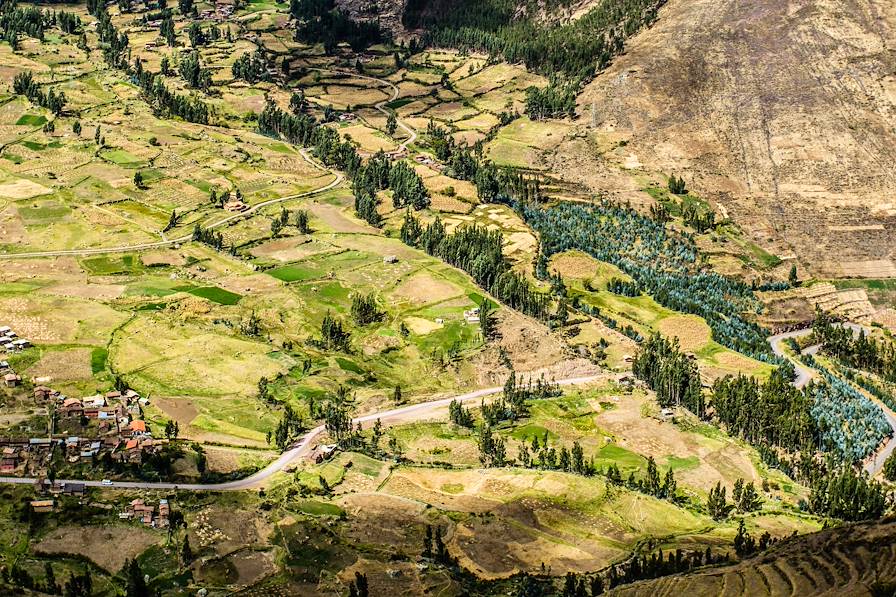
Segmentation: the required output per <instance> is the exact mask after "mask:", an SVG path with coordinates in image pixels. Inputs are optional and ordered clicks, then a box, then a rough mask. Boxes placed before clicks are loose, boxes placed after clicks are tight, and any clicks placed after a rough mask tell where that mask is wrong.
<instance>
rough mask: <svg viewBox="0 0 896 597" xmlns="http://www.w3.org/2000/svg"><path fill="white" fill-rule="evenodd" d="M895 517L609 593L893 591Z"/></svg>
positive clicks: (631, 594)
mask: <svg viewBox="0 0 896 597" xmlns="http://www.w3.org/2000/svg"><path fill="white" fill-rule="evenodd" d="M894 556H896V521H893V520H890V521H889V522H886V523H881V524H876V525H870V524H867V525H866V524H863V525H855V526H849V527H844V528H838V529H829V530H827V531H822V532H820V533H815V534H813V535H808V536H805V537H800V538H798V539H793V540H790V541H787V542H785V543H784V544H782V545H781V546H780V547H779V548H777V549H774V550H772V551H770V552H768V553H766V554H764V555H761V556H758V557H755V558H752V559H749V560H745V561H743V562H740V563H739V564H736V565H734V566H727V567H722V568H716V569H709V570H706V571H701V572H697V573H693V574H684V575H680V576H672V577H667V578H661V579H658V580H653V581H647V582H641V583H636V584H633V585H629V586H625V587H620V588H618V589H616V590H614V591H610V592H608V593H607V594H608V595H613V596H614V597H615V596H623V595H625V596H635V595H650V596H656V597H660V596H662V595H722V594H725V595H892V594H893V587H894V584H893V583H894V582H896V566H894Z"/></svg>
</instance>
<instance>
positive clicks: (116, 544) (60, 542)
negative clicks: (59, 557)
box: [34, 526, 162, 573]
mask: <svg viewBox="0 0 896 597" xmlns="http://www.w3.org/2000/svg"><path fill="white" fill-rule="evenodd" d="M161 540H162V536H161V535H159V534H157V533H154V532H153V531H150V530H148V529H145V528H142V527H138V526H127V527H124V526H102V527H96V526H86V527H84V526H64V527H60V528H58V529H55V530H54V531H51V532H50V534H48V535H47V536H46V537H44V538H43V539H41V541H40V542H39V543H37V544H36V545H35V546H34V549H35V550H36V551H38V552H43V553H48V554H77V555H81V556H84V557H86V558H88V559H89V560H90V561H92V562H94V563H95V564H96V565H97V566H99V567H100V568H103V569H104V570H108V571H109V572H113V573H114V572H118V571H119V570H121V568H122V566H124V563H125V561H126V560H128V559H131V558H135V557H137V556H138V555H140V554H141V553H143V552H144V551H146V550H147V549H148V548H149V547H151V546H153V545H155V544H157V543H159V542H160V541H161Z"/></svg>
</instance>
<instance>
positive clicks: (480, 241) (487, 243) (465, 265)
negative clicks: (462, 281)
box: [400, 212, 551, 320]
mask: <svg viewBox="0 0 896 597" xmlns="http://www.w3.org/2000/svg"><path fill="white" fill-rule="evenodd" d="M400 234H401V239H402V241H403V242H404V243H405V244H408V245H410V246H413V247H417V248H421V249H423V250H424V251H426V252H427V253H428V254H430V255H433V256H436V257H439V258H441V259H442V260H444V261H446V262H448V263H449V264H451V265H453V266H455V267H458V268H460V269H462V270H464V271H465V272H467V273H468V274H470V276H472V277H473V279H474V280H475V281H476V283H477V284H479V285H480V286H481V287H482V288H484V289H485V290H487V291H488V292H489V293H490V294H491V295H492V296H494V297H496V298H497V299H498V300H499V301H501V302H502V303H504V304H505V305H507V306H509V307H511V308H513V309H516V310H518V311H521V312H523V313H525V314H526V315H530V316H532V317H535V318H537V319H541V320H547V318H548V317H549V315H550V313H549V306H550V303H551V301H550V298H549V297H548V296H546V295H544V294H542V293H540V292H537V291H536V290H534V289H533V288H532V287H531V286H530V285H529V282H528V281H527V280H526V279H525V278H524V277H523V276H521V275H520V274H518V273H516V272H515V271H513V270H512V269H511V268H510V264H509V262H508V261H507V259H506V258H505V256H504V254H503V250H502V247H503V237H502V235H501V232H500V231H498V230H488V229H486V228H484V227H481V226H478V225H471V226H461V227H459V228H458V229H457V230H456V231H455V232H454V233H451V234H449V233H448V232H447V231H446V230H445V226H444V224H442V221H441V219H439V218H436V219H435V221H433V222H432V223H430V224H428V225H427V226H426V228H423V227H422V226H421V224H420V222H419V221H418V220H417V218H416V217H415V216H414V215H413V214H411V213H410V212H407V213H406V214H405V219H404V222H403V224H402V226H401V233H400Z"/></svg>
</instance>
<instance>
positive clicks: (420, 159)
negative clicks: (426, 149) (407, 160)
mask: <svg viewBox="0 0 896 597" xmlns="http://www.w3.org/2000/svg"><path fill="white" fill-rule="evenodd" d="M414 161H415V162H417V163H418V164H421V165H423V166H429V168H430V170H435V171H436V172H441V171H442V170H444V168H445V167H444V166H442V164H440V163H438V162H437V161H435V160H434V159H432V158H431V157H429V156H428V155H422V154H421V155H417V156H414Z"/></svg>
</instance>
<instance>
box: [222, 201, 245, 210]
mask: <svg viewBox="0 0 896 597" xmlns="http://www.w3.org/2000/svg"><path fill="white" fill-rule="evenodd" d="M247 209H249V206H248V205H246V204H245V203H243V202H242V201H240V200H239V199H231V200H230V201H228V202H227V203H225V204H224V211H229V212H231V213H243V212H244V211H246V210H247Z"/></svg>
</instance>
